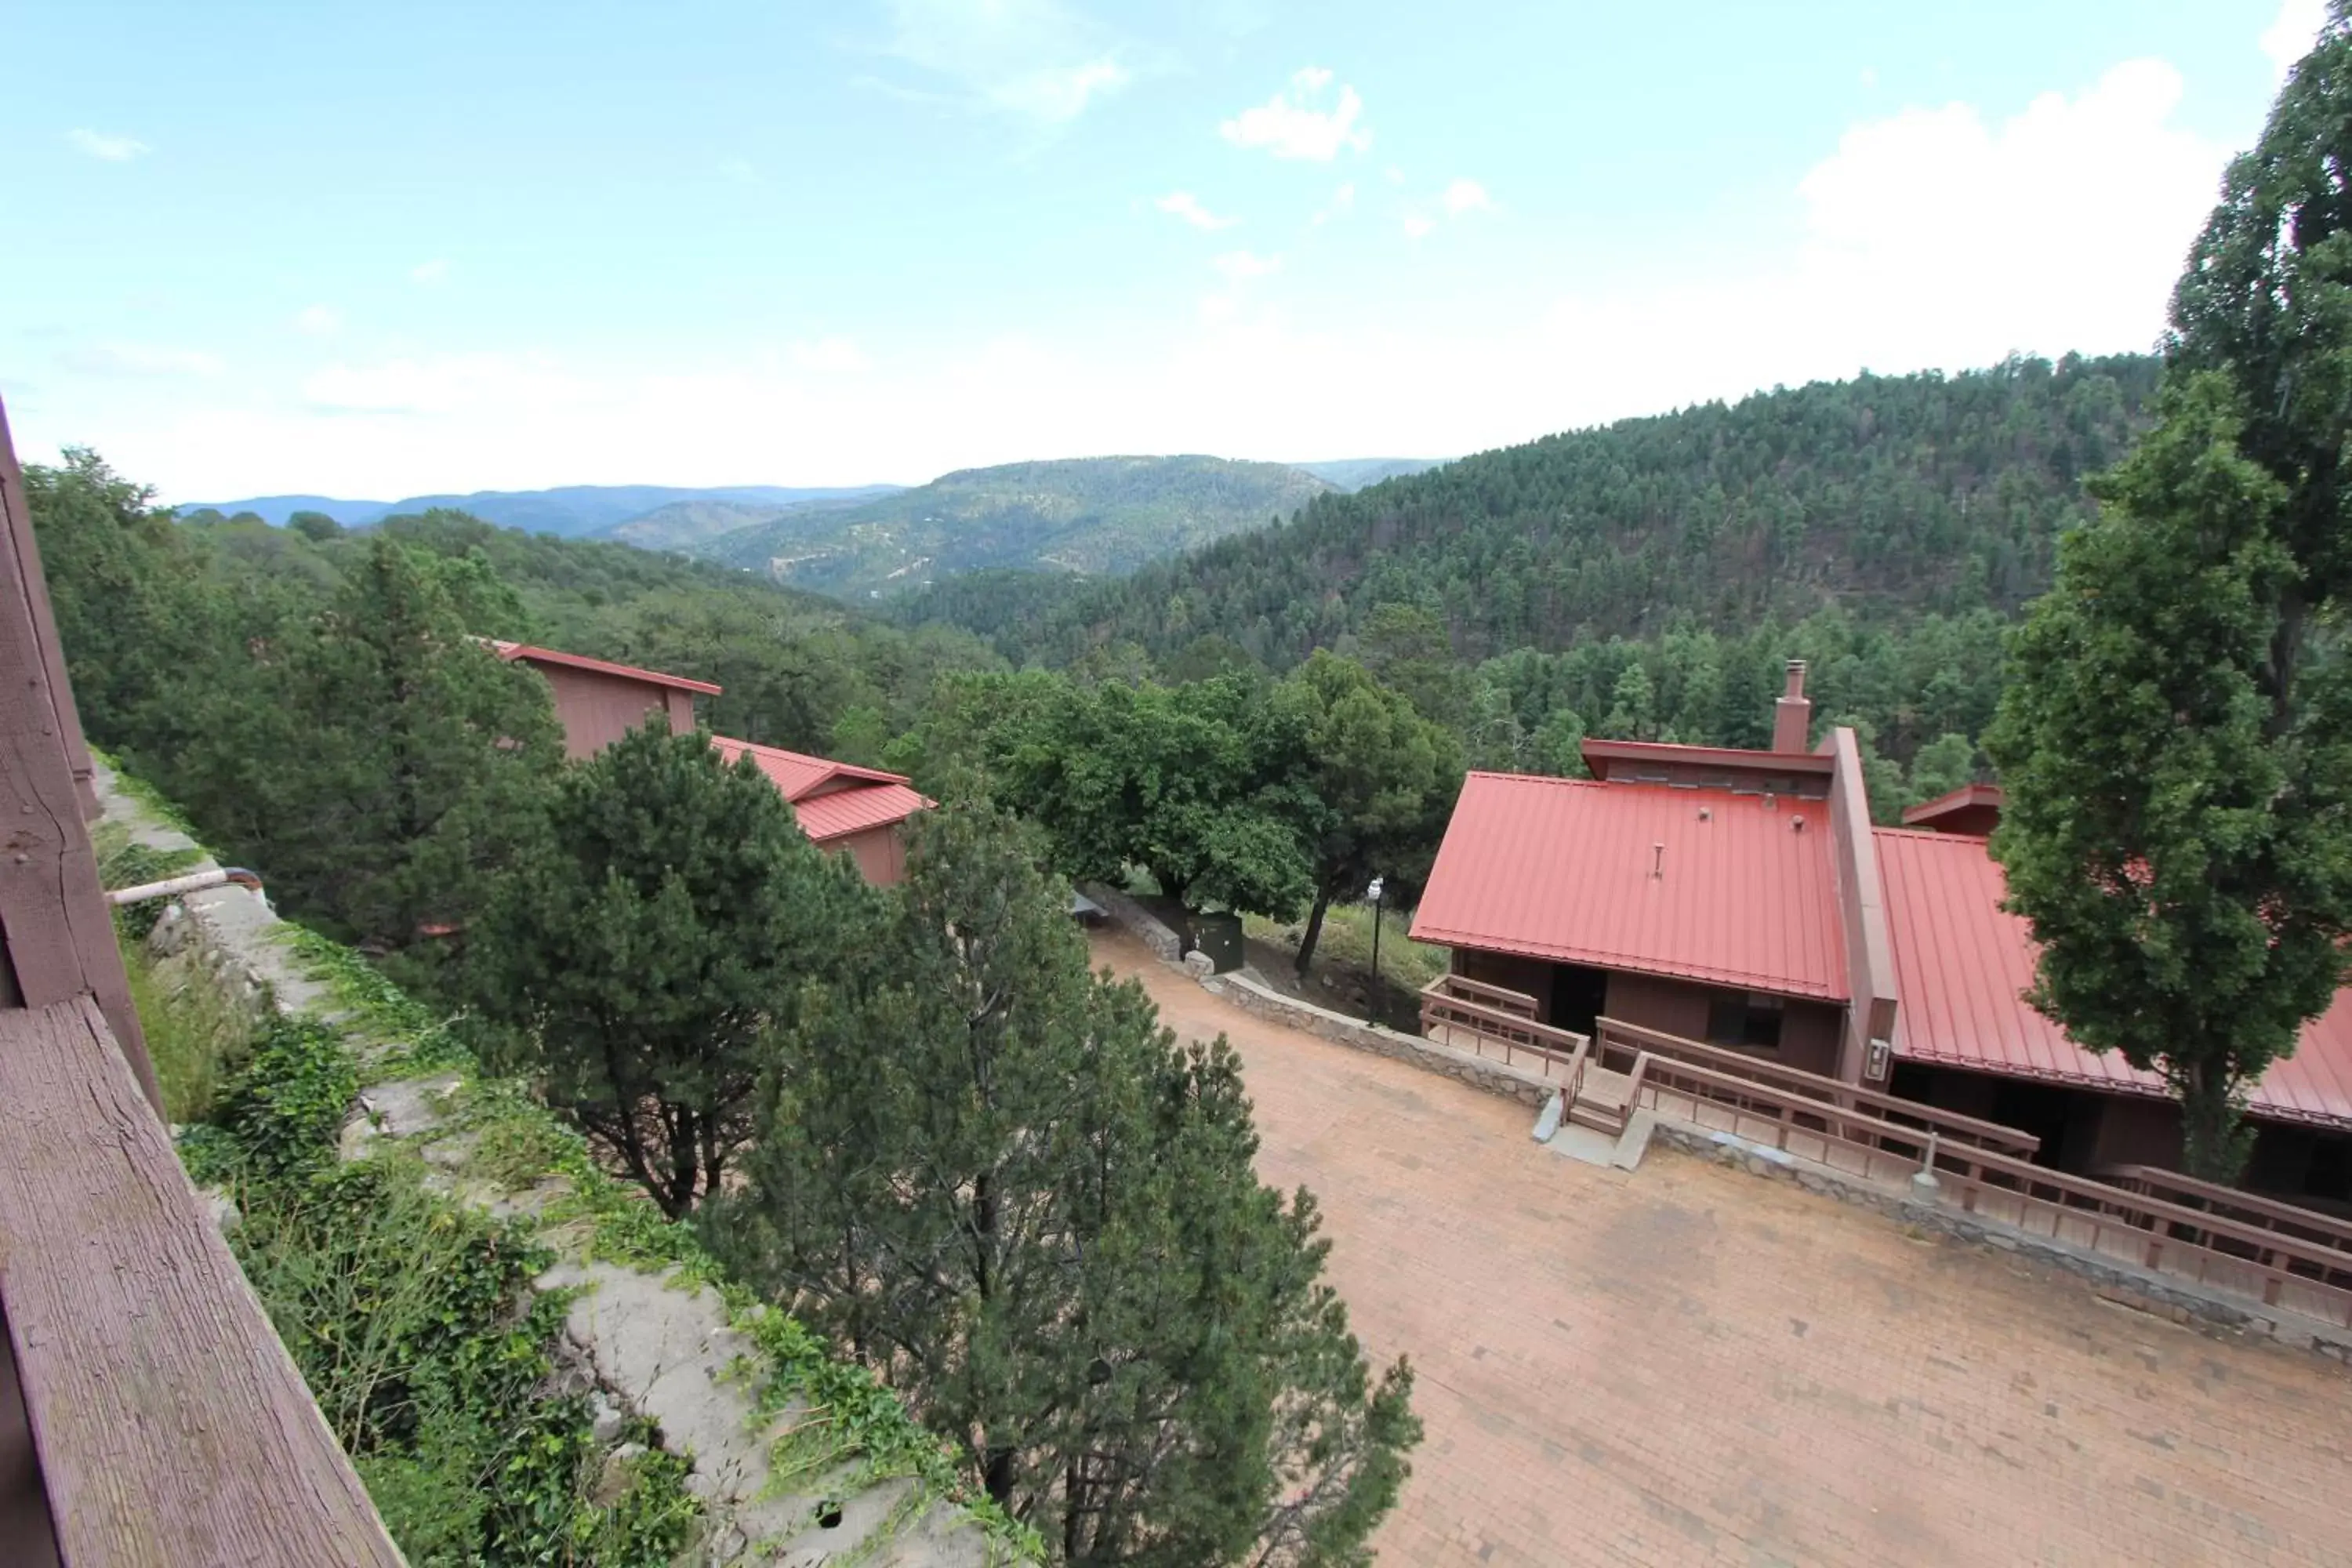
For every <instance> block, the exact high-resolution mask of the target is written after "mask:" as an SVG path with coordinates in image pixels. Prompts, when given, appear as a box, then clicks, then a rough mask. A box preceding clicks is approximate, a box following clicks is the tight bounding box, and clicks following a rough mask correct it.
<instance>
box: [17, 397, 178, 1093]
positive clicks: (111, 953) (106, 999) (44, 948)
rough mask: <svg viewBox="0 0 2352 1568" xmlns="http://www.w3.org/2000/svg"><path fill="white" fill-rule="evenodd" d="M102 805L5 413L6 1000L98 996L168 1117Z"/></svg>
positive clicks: (42, 1002)
mask: <svg viewBox="0 0 2352 1568" xmlns="http://www.w3.org/2000/svg"><path fill="white" fill-rule="evenodd" d="M78 769H79V775H80V776H79V777H77V776H76V774H77V770H78ZM94 799H95V797H94V796H93V795H91V794H90V792H89V750H88V748H87V747H86V746H84V745H83V743H82V738H81V720H80V718H79V716H78V715H77V714H76V713H75V711H74V702H73V690H72V688H70V687H69V686H68V685H67V684H66V674H65V655H64V652H63V650H61V649H60V648H59V647H58V634H57V626H56V623H55V622H54V620H53V619H52V618H51V616H50V614H49V593H48V584H47V581H46V580H45V579H44V578H43V576H42V574H41V556H40V551H39V550H38V549H37V547H36V546H35V544H34V542H33V520H32V517H31V515H30V513H29V512H28V511H27V510H26V504H25V479H24V475H23V473H22V472H21V471H20V470H19V469H18V468H17V467H16V447H15V446H14V445H13V444H12V443H11V442H10V440H9V438H8V416H7V411H6V409H5V408H0V943H5V950H6V952H5V957H6V960H7V969H8V971H9V976H10V979H11V980H12V981H13V984H12V985H10V986H8V987H5V988H0V991H12V992H13V995H11V996H8V997H7V998H6V1000H7V1001H8V1002H9V1005H14V1006H19V1007H46V1006H48V1005H51V1004H53V1003H58V1002H64V1001H68V1000H70V999H72V998H73V997H76V996H79V995H83V994H89V995H92V996H95V997H97V998H98V1005H99V1008H100V1011H101V1012H103V1013H104V1014H105V1015H106V1023H107V1027H108V1028H109V1029H110V1031H111V1032H112V1034H113V1036H114V1039H115V1042H116V1044H117V1045H118V1046H119V1047H121V1052H122V1055H123V1058H124V1059H125V1060H127V1061H128V1062H129V1063H130V1064H131V1073H132V1076H134V1077H135V1078H136V1079H138V1080H139V1087H140V1089H141V1091H142V1093H144V1094H145V1095H146V1097H147V1100H148V1103H149V1104H151V1105H152V1106H153V1107H154V1108H155V1113H156V1114H157V1115H158V1116H162V1115H163V1092H162V1090H161V1089H158V1088H157V1086H156V1083H155V1069H154V1068H153V1066H152V1064H151V1063H150V1062H149V1061H148V1059H147V1039H146V1036H145V1035H143V1034H142V1033H141V1031H140V1027H139V1015H138V1012H137V1011H136V1010H135V1009H134V1008H133V1007H132V1006H131V982H130V978H129V976H127V975H126V974H125V973H123V969H122V952H121V949H120V948H118V947H117V946H116V945H115V941H114V920H113V916H112V915H111V913H110V911H109V910H108V908H107V904H106V894H105V889H103V888H102V887H101V886H100V882H99V879H98V855H97V852H96V850H94V849H93V848H92V847H91V846H90V841H89V824H88V822H87V820H86V818H87V816H89V810H90V807H91V805H93V804H94Z"/></svg>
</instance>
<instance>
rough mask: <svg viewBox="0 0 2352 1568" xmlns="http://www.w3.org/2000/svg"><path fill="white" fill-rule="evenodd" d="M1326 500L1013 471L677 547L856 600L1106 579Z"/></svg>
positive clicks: (1283, 481)
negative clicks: (1033, 580) (984, 575)
mask: <svg viewBox="0 0 2352 1568" xmlns="http://www.w3.org/2000/svg"><path fill="white" fill-rule="evenodd" d="M1331 489H1332V487H1331V486H1330V485H1328V483H1326V482H1325V481H1324V480H1322V479H1317V478H1316V477H1314V476H1313V475H1311V474H1308V473H1306V472H1303V471H1302V470H1300V469H1297V468H1289V467H1287V466H1286V465H1284V464H1280V463H1238V462H1229V461H1226V460H1225V459H1223V458H1201V457H1180V458H1067V459H1063V460H1060V461H1055V462H1040V463H1013V464H1008V465H1006V466H1004V467H1003V468H967V469H963V470H961V471H960V472H957V473H952V474H948V475H946V476H944V477H942V478H940V479H935V480H933V481H932V482H931V483H929V484H928V485H924V486H922V487H920V488H919V489H911V490H902V491H899V492H898V493H897V494H894V495H889V496H885V497H882V498H881V499H879V500H870V501H866V502H864V503H863V504H860V505H857V506H853V507H847V508H843V509H839V510H830V509H828V510H823V511H795V512H792V513H789V514H786V515H783V516H780V517H775V518H772V519H770V520H769V521H763V522H759V523H756V524H754V525H752V526H751V527H748V528H743V529H739V530H737V531H733V532H730V533H724V534H721V535H719V536H718V537H717V538H714V539H709V540H707V541H704V542H701V543H699V544H689V545H688V546H687V548H688V549H690V550H692V551H693V552H694V553H696V554H698V555H700V556H702V557H703V558H705V559H708V560H711V561H717V562H720V563H725V564H728V565H731V566H742V567H751V568H755V569H760V570H764V571H766V572H767V573H769V574H771V575H772V576H774V577H775V578H776V579H777V580H778V581H780V582H785V583H790V584H793V585H794V586H797V587H803V588H813V589H816V590H819V591H822V592H824V593H830V594H837V595H849V596H858V597H863V596H867V595H879V594H881V593H884V592H887V591H889V590H892V589H896V588H900V587H908V586H915V585H919V584H923V583H925V582H928V581H931V580H934V579H938V578H944V577H950V576H953V575H956V574H960V573H964V572H971V571H977V570H982V569H986V568H992V567H1020V568H1026V569H1029V570H1033V571H1040V572H1053V573H1056V574H1076V575H1079V576H1087V577H1106V576H1116V575H1118V574H1122V573H1126V572H1129V571H1132V570H1134V569H1135V568H1136V567H1138V566H1139V565H1141V564H1143V563H1145V562H1147V561H1150V560H1153V559H1155V558H1157V557H1160V556H1162V555H1167V554H1169V553H1171V552H1175V551H1179V550H1184V549H1188V548H1190V547H1192V546H1195V545H1200V544H1205V543H1209V542H1213V541H1214V540H1218V539H1222V538H1223V537H1225V536H1227V535H1229V534H1234V533H1237V532H1241V531H1244V530H1249V529H1258V528H1263V527H1265V525H1266V524H1267V523H1269V522H1271V521H1275V520H1276V519H1277V518H1282V517H1287V516H1289V515H1290V514H1291V513H1292V512H1294V511H1296V510H1297V509H1298V508H1299V507H1301V506H1303V505H1305V504H1306V503H1307V502H1308V501H1310V500H1314V499H1315V498H1316V497H1318V496H1320V495H1324V494H1328V493H1329V492H1330V491H1331Z"/></svg>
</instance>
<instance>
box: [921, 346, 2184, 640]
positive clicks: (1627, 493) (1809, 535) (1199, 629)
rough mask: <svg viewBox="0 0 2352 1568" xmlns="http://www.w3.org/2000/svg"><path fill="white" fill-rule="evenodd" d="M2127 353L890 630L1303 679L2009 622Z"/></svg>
mask: <svg viewBox="0 0 2352 1568" xmlns="http://www.w3.org/2000/svg"><path fill="white" fill-rule="evenodd" d="M2158 368H2159V367H2158V361H2156V360H2155V359H2153V358H2149V357H2146V356H2139V355H2122V356H2116V357H2113V358H2106V359H2098V360H2084V359H2080V358H2077V357H2074V356H2069V357H2068V358H2067V359H2065V360H2064V361H2063V362H2061V363H2058V364H2055V365H2053V364H2051V363H2048V362H2046V361H2041V360H2019V361H2012V362H2011V363H2005V364H2002V365H2000V366H1997V367H1995V368H1993V369H1990V370H1985V371H1975V372H1969V373H1967V374H1959V375H1954V376H1943V375H1937V374H1925V375H1913V376H1903V377H1884V376H1864V377H1861V378H1859V379H1856V380H1853V381H1845V382H1832V383H1817V384H1812V385H1810V386H1804V387H1799V388H1793V389H1781V390H1776V391H1773V392H1769V393H1759V394H1758V395H1754V396H1751V397H1748V398H1743V399H1742V400H1740V401H1739V402H1738V403H1737V404H1730V405H1725V404H1719V403H1717V404H1706V405H1701V406H1698V407H1695V408H1691V409H1686V410H1684V411H1682V412H1679V413H1675V414H1670V415H1664V416H1658V417H1654V418H1645V419H1629V420H1624V421H1622V422H1620V423H1618V424H1616V425H1612V426H1606V427H1604V428H1599V429H1591V430H1582V431H1576V432H1572V433H1570V434H1566V435H1560V436H1553V437H1547V438H1545V439H1543V440H1540V441H1536V442H1532V443H1529V444H1528V445H1527V446H1523V447H1507V448H1505V449H1502V450H1499V451H1493V452H1486V453H1483V454H1480V455H1478V456H1475V457H1470V458H1462V459H1460V460H1458V461H1456V462H1453V463H1450V464H1447V465H1446V466H1445V467H1444V468H1436V469H1433V470H1432V471H1430V472H1428V473H1425V474H1420V475H1415V476H1412V477H1407V478H1401V479H1391V481H1389V482H1388V483H1385V484H1382V485H1380V486H1377V487H1376V488H1373V489H1367V490H1364V491H1361V492H1360V493H1356V494H1352V495H1337V494H1334V495H1326V496H1322V497H1318V498H1317V499H1316V500H1313V501H1311V502H1310V503H1309V504H1308V505H1307V507H1306V508H1305V509H1304V510H1302V511H1301V512H1300V513H1299V515H1298V516H1297V519H1296V520H1295V521H1291V522H1289V523H1287V524H1286V525H1284V526H1281V527H1277V528H1273V529H1266V530H1260V531H1255V532H1251V533H1247V534H1244V535H1241V536H1239V537H1235V538H1230V539H1225V540H1223V541H1220V542H1216V543H1213V544H1211V545H1209V546H1208V547H1207V548H1205V549H1201V550H1196V551H1194V552H1191V553H1189V554H1186V555H1184V556H1182V557H1181V558H1178V559H1174V560H1170V561H1164V562H1160V563H1154V564H1152V565H1150V566H1148V567H1146V568H1144V569H1143V570H1141V571H1139V572H1137V573H1136V574H1133V575H1132V576H1129V577H1128V578H1126V579H1124V580H1122V581H1119V582H1116V583H1098V584H1067V583H1057V582H1053V581H1049V580H1045V579H1041V578H1037V577H1035V576H1028V577H1013V576H1010V575H1006V574H992V575H990V576H987V577H983V578H980V579H974V580H971V581H967V582H954V583H944V584H939V585H938V586H936V587H934V588H932V589H930V590H929V592H927V593H926V594H924V595H919V596H918V597H917V598H916V599H915V600H914V601H912V602H910V603H909V604H908V605H906V606H904V607H903V611H902V613H903V614H905V615H907V616H908V617H909V618H912V619H918V620H921V619H932V620H940V621H946V622H951V623H954V624H958V625H961V626H966V627H968V628H970V629H972V630H976V631H980V632H982V633H983V634H986V635H990V636H993V637H996V638H997V639H998V640H999V643H1000V646H1002V647H1003V649H1004V651H1005V652H1006V653H1007V654H1008V655H1010V656H1011V657H1013V658H1016V659H1017V658H1027V657H1036V658H1045V659H1046V660H1047V661H1048V662H1056V663H1058V662H1067V661H1068V660H1071V659H1074V658H1077V657H1079V656H1080V655H1082V654H1084V653H1085V652H1086V651H1087V650H1088V649H1090V648H1096V647H1103V646H1105V645H1108V644H1116V643H1120V642H1131V643H1135V644H1139V645H1140V646H1141V647H1144V648H1145V649H1147V650H1149V651H1150V652H1151V653H1153V654H1155V655H1159V656H1162V657H1165V656H1169V655H1172V654H1174V653H1175V652H1177V651H1178V650H1181V649H1182V648H1184V647H1187V646H1189V645H1191V644H1192V643H1194V642H1195V641H1196V640H1198V639H1200V638H1202V637H1208V636H1213V637H1220V638H1224V639H1229V640H1230V641H1231V642H1233V643H1234V644H1237V645H1239V647H1241V648H1243V649H1244V650H1246V651H1247V653H1248V654H1249V655H1251V656H1252V657H1253V658H1257V659H1261V660H1264V661H1265V662H1266V663H1268V664H1271V665H1274V666H1276V667H1281V666H1286V665H1288V664H1291V663H1294V662H1296V661H1297V660H1298V659H1299V658H1304V657H1305V655H1306V654H1307V652H1308V651H1309V650H1311V649H1312V648H1315V647H1323V646H1330V645H1333V644H1336V643H1338V642H1339V641H1340V639H1342V638H1345V637H1352V636H1353V635H1354V634H1357V633H1359V632H1360V631H1361V630H1362V628H1363V627H1364V626H1365V623H1366V621H1367V618H1368V617H1369V616H1370V614H1371V612H1372V610H1373V609H1374V607H1375V606H1378V605H1415V606H1419V607H1421V608H1423V609H1425V610H1427V611H1429V612H1431V613H1432V614H1433V616H1435V617H1436V619H1437V621H1438V622H1439V624H1440V625H1442V626H1443V628H1444V634H1445V637H1446V638H1447V641H1448V642H1449V644H1450V646H1451V651H1452V653H1453V654H1454V655H1455V656H1458V657H1460V658H1465V659H1469V660H1472V661H1475V660H1479V659H1484V658H1492V657H1494V656H1496V655H1498V654H1502V653H1506V652H1508V651H1510V650H1512V649H1515V648H1521V647H1535V648H1541V649H1547V650H1557V649H1562V648H1565V647H1570V646H1572V645H1575V644H1579V643H1583V642H1591V641H1595V640H1599V639H1604V638H1608V637H1637V638H1638V637H1652V636H1655V635H1657V634H1659V633H1661V632H1663V631H1664V630H1666V629H1667V628H1669V627H1671V626H1676V625H1680V624H1684V623H1685V622H1695V623H1696V624H1699V625H1704V626H1707V627H1709V628H1711V629H1712V630H1714V631H1716V632H1718V633H1737V632H1739V631H1742V630H1745V629H1747V628H1750V627H1754V626H1759V625H1762V624H1764V623H1766V622H1767V621H1770V620H1775V619H1777V620H1780V621H1783V622H1793V621H1796V620H1799V619H1801V618H1803V617H1804V616H1808V615H1811V614H1812V613H1814V612H1816V611H1819V610H1822V609H1824V608H1828V607H1832V606H1835V607H1839V608H1842V609H1844V610H1846V611H1849V612H1851V613H1852V614H1853V615H1855V616H1860V617H1862V618H1863V619H1864V621H1865V622H1870V621H1882V620H1886V619H1889V618H1893V617H1898V616H1907V615H1916V614H1918V613H1922V612H1939V613H1946V614H1958V613H1961V612H1965V611H1969V610H1972V609H1977V608H1987V609H1990V610H1993V611H1996V612H2002V613H2006V612H2010V611H2013V610H2014V609H2016V607H2017V606H2018V605H2021V604H2022V603H2023V602H2024V601H2025V600H2026V599H2027V598H2029V597H2031V596H2032V595H2033V594H2035V593H2036V592H2038V591H2039V590H2040V589H2041V588H2042V587H2043V586H2044V585H2046V584H2047V583H2048V581H2049V574H2050V567H2051V559H2052V553H2051V552H2052V542H2053V540H2054V539H2055V538H2056V537H2057V535H2058V533H2059V531H2061V530H2063V528H2065V527H2067V526H2068V525H2069V524H2071V523H2073V522H2074V521H2077V520H2079V519H2080V518H2082V517H2083V516H2084V508H2085V507H2086V506H2087V504H2088V503H2087V502H2086V501H2085V500H2084V497H2083V494H2082V486H2081V479H2082V476H2083V475H2084V474H2085V473H2088V472H2090V471H2093V470H2095V469H2097V468H2102V467H2104V466H2105V465H2106V464H2109V463H2111V462H2113V461H2114V460H2115V459H2116V458H2117V457H2119V456H2120V455H2121V453H2122V452H2123V450H2124V447H2125V445H2126V442H2127V440H2128V439H2129V437H2130V436H2131V434H2132V432H2133V431H2134V430H2135V429H2136V428H2137V424H2138V422H2139V421H2140V419H2141V417H2142V410H2143V408H2144V407H2145V405H2147V401H2148V399H2149V397H2150V396H2151V395H2152V394H2153V392H2154V389H2155V386H2156V384H2157V379H2158Z"/></svg>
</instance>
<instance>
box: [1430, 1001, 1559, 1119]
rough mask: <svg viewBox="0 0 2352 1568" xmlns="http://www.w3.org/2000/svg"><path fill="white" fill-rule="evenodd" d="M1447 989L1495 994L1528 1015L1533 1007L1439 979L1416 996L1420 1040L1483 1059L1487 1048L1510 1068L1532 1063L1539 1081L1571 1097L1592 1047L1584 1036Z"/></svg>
mask: <svg viewBox="0 0 2352 1568" xmlns="http://www.w3.org/2000/svg"><path fill="white" fill-rule="evenodd" d="M1449 987H1465V988H1467V987H1475V993H1476V994H1486V993H1499V994H1500V995H1501V997H1502V998H1503V999H1505V1000H1506V1001H1507V1002H1509V1003H1510V1004H1511V1005H1513V1006H1516V1005H1517V1004H1518V1003H1524V1004H1526V1005H1527V1006H1528V1008H1529V1009H1530V1010H1532V1009H1533V1007H1534V1006H1535V1000H1534V998H1532V997H1529V996H1526V995H1523V994H1520V993H1518V992H1516V991H1505V990H1504V989H1503V987H1501V986H1499V985H1486V984H1481V983H1479V982H1477V981H1465V980H1461V979H1459V978H1458V977H1456V976H1454V975H1450V974H1442V975H1440V976H1438V977H1437V979H1435V980H1434V981H1432V982H1431V983H1430V984H1428V985H1427V986H1425V987H1424V988H1423V991H1422V993H1421V1032H1422V1034H1423V1036H1424V1037H1427V1038H1430V1039H1433V1040H1440V1041H1444V1042H1445V1043H1447V1044H1451V1045H1457V1046H1459V1045H1466V1046H1468V1047H1469V1048H1470V1049H1472V1050H1474V1051H1476V1052H1477V1053H1478V1054H1479V1055H1480V1056H1485V1055H1486V1054H1488V1048H1489V1047H1493V1050H1494V1052H1495V1054H1496V1055H1498V1056H1500V1057H1501V1058H1502V1059H1503V1060H1504V1061H1505V1062H1507V1063H1512V1064H1514V1065H1517V1063H1518V1058H1532V1059H1533V1060H1534V1061H1535V1062H1536V1063H1537V1066H1538V1072H1539V1073H1540V1074H1541V1075H1542V1076H1543V1077H1545V1078H1548V1079H1556V1080H1557V1081H1558V1082H1559V1084H1560V1086H1561V1087H1562V1088H1564V1089H1567V1090H1568V1091H1569V1094H1570V1098H1571V1099H1572V1098H1574V1096H1575V1093H1576V1087H1577V1084H1578V1081H1579V1080H1580V1079H1581V1078H1582V1076H1583V1072H1584V1060H1585V1054H1586V1052H1587V1051H1588V1050H1590V1049H1591V1044H1592V1042H1591V1039H1590V1038H1589V1037H1586V1036H1583V1035H1579V1034H1576V1033H1574V1032H1572V1031H1570V1030H1568V1029H1555V1028H1553V1027H1552V1026H1550V1025H1549V1024H1538V1023H1537V1022H1536V1021H1535V1018H1534V1016H1533V1014H1532V1011H1530V1012H1528V1013H1525V1014H1523V1013H1520V1012H1517V1011H1511V1010H1507V1009H1506V1008H1505V1007H1503V1006H1495V1005H1488V1004H1487V1003H1486V1002H1483V1001H1471V1000H1467V999H1465V997H1463V996H1459V995H1455V994H1453V992H1452V991H1451V990H1450V989H1449Z"/></svg>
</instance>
